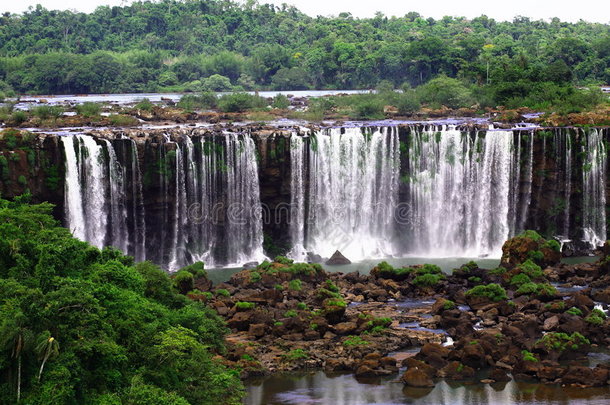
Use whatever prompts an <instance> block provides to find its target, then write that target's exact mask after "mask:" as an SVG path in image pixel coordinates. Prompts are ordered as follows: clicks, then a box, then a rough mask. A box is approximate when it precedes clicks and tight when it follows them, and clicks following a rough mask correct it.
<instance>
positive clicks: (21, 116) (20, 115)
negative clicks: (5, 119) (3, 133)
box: [10, 111, 28, 125]
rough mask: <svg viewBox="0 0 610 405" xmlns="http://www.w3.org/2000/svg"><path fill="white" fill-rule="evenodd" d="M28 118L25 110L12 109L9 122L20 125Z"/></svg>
mask: <svg viewBox="0 0 610 405" xmlns="http://www.w3.org/2000/svg"><path fill="white" fill-rule="evenodd" d="M27 120H28V114H27V113H26V112H25V111H14V112H13V113H12V114H11V118H10V123H11V124H12V125H21V124H23V123H24V122H26V121H27Z"/></svg>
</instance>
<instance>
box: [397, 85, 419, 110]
mask: <svg viewBox="0 0 610 405" xmlns="http://www.w3.org/2000/svg"><path fill="white" fill-rule="evenodd" d="M396 108H397V109H398V112H399V113H400V114H402V115H408V114H412V113H414V112H417V111H419V109H420V108H421V103H420V102H419V98H418V97H417V94H416V93H415V92H414V91H406V92H404V93H403V94H400V95H399V96H398V101H397V102H396Z"/></svg>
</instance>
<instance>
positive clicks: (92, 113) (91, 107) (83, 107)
mask: <svg viewBox="0 0 610 405" xmlns="http://www.w3.org/2000/svg"><path fill="white" fill-rule="evenodd" d="M101 111H102V106H101V105H99V104H98V103H92V102H90V101H87V102H85V103H83V104H79V105H77V106H76V112H77V113H79V114H80V115H82V116H83V117H87V118H91V117H96V116H98V115H100V112H101Z"/></svg>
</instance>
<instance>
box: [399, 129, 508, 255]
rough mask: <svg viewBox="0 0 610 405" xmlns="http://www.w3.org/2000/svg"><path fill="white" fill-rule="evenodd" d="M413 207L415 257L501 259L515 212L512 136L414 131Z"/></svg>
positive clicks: (492, 132)
mask: <svg viewBox="0 0 610 405" xmlns="http://www.w3.org/2000/svg"><path fill="white" fill-rule="evenodd" d="M411 136H412V138H411V145H410V148H409V152H408V153H409V155H408V159H409V178H408V183H409V196H410V198H409V204H410V208H411V229H412V234H411V235H410V236H411V239H412V240H413V243H412V248H411V249H410V250H411V252H412V253H415V254H422V255H434V256H460V255H464V256H480V255H497V254H498V253H499V252H500V248H501V246H502V243H504V241H505V240H506V239H507V238H508V236H509V234H510V230H511V223H512V224H514V223H515V219H514V216H513V217H511V218H509V211H511V212H513V215H514V212H515V205H516V200H514V199H512V205H513V207H512V209H511V198H512V197H511V196H510V194H511V193H510V192H511V191H513V192H514V188H515V181H514V180H513V178H514V176H515V174H516V175H517V178H518V175H519V170H518V164H517V163H518V160H517V163H515V160H514V158H513V154H514V151H513V148H514V142H513V139H514V137H513V133H512V132H507V131H499V130H489V131H487V133H478V134H474V135H472V134H469V133H462V132H461V131H459V130H457V129H455V128H453V127H449V128H447V129H442V130H440V131H439V130H437V128H431V129H428V130H423V131H418V130H417V129H415V128H413V129H412V131H411Z"/></svg>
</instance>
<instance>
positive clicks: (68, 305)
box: [0, 197, 243, 405]
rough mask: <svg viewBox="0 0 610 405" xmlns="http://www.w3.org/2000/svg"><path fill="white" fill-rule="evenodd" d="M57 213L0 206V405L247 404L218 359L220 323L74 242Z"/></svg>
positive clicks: (112, 258) (159, 281)
mask: <svg viewBox="0 0 610 405" xmlns="http://www.w3.org/2000/svg"><path fill="white" fill-rule="evenodd" d="M51 209H52V206H51V205H50V204H47V203H45V204H40V205H30V204H27V197H22V198H18V199H17V200H16V201H13V202H9V201H7V200H3V199H0V404H15V403H18V402H19V403H27V404H40V405H43V404H44V405H52V404H57V405H66V404H98V405H102V404H104V405H113V404H123V405H125V404H131V405H145V404H146V405H151V404H152V405H155V404H158V405H187V404H189V403H192V404H218V403H240V398H241V396H242V393H243V388H242V385H241V382H240V380H239V374H238V371H229V370H228V369H226V368H225V367H224V366H223V365H222V364H220V363H219V362H218V360H217V359H216V358H215V357H214V356H215V355H216V354H221V353H223V352H224V350H225V349H224V334H225V332H226V329H225V326H224V323H223V322H222V321H221V320H220V318H218V316H217V315H216V313H215V312H214V311H213V310H211V309H209V308H208V307H206V306H205V304H202V303H197V302H194V301H190V300H188V299H187V298H186V297H185V296H184V295H181V294H179V293H178V292H177V291H178V289H177V286H175V285H174V283H176V282H178V281H177V280H171V279H170V278H169V277H168V276H167V275H166V274H165V273H164V272H163V271H162V270H161V269H160V268H159V267H157V266H155V265H153V264H152V263H150V262H143V263H138V264H134V263H133V259H132V258H131V257H127V256H123V255H122V254H121V253H120V252H119V251H117V250H115V249H112V248H105V249H104V250H101V251H100V250H99V249H97V248H94V247H92V246H90V245H89V244H87V243H86V242H81V241H79V240H77V239H75V238H73V237H72V235H71V234H70V231H69V230H68V229H65V228H61V227H59V224H58V223H57V221H55V220H54V219H53V218H52V217H51V215H50V212H51ZM182 272H183V274H186V273H190V274H191V280H192V278H193V274H194V275H197V276H201V275H202V274H203V273H204V272H205V271H204V270H203V266H202V264H201V263H199V264H195V265H192V266H189V268H186V269H184V270H183V271H182ZM19 399H20V400H21V401H19Z"/></svg>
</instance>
